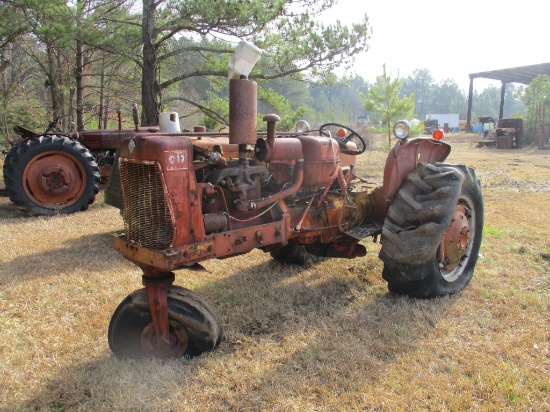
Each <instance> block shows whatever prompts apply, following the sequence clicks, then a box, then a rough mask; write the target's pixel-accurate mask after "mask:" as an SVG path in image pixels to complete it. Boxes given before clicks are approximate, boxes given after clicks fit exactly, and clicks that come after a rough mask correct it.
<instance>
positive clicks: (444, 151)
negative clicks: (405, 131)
mask: <svg viewBox="0 0 550 412" xmlns="http://www.w3.org/2000/svg"><path fill="white" fill-rule="evenodd" d="M450 152H451V146H450V145H448V144H447V143H444V142H441V141H439V140H435V139H432V138H424V137H417V138H413V139H407V140H405V141H399V142H397V143H396V144H395V146H394V147H393V149H392V150H391V151H390V153H389V154H388V157H387V158H386V165H385V167H384V183H383V187H384V199H385V200H386V201H388V202H390V201H391V200H392V199H393V197H394V196H395V194H396V193H397V191H398V190H399V188H400V187H401V185H402V184H403V182H404V181H405V179H406V178H407V175H408V174H409V173H411V172H412V171H414V170H415V169H416V167H417V166H418V163H419V162H421V163H433V162H442V161H444V160H445V159H446V158H447V156H448V155H449V153H450Z"/></svg>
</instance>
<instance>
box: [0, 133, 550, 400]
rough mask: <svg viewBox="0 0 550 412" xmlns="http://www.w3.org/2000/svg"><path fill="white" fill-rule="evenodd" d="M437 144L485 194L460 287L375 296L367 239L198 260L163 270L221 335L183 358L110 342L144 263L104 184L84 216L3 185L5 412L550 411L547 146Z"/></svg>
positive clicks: (373, 251) (0, 378)
mask: <svg viewBox="0 0 550 412" xmlns="http://www.w3.org/2000/svg"><path fill="white" fill-rule="evenodd" d="M450 140H451V141H452V145H453V151H452V153H451V155H450V157H449V161H450V162H455V163H466V164H469V165H472V166H474V167H475V168H476V170H477V173H478V177H479V178H480V179H481V181H482V186H483V191H484V196H485V228H484V238H483V243H482V246H481V252H480V257H479V260H478V265H477V267H476V272H475V274H474V277H473V279H472V281H471V283H470V285H469V286H468V287H467V288H466V289H465V290H463V291H462V292H461V293H458V294H456V295H454V296H450V297H445V298H440V299H433V300H416V299H411V298H407V297H403V296H398V295H393V294H390V293H388V292H387V288H386V283H385V282H384V281H383V279H382V277H381V272H382V263H381V261H380V260H379V259H378V257H377V253H378V250H379V248H380V246H379V244H374V243H371V242H370V241H365V246H366V247H367V249H368V250H369V252H370V253H369V254H368V255H367V256H366V257H364V258H359V259H355V260H326V261H324V262H322V263H320V264H317V265H315V266H311V267H306V268H303V267H295V266H286V265H283V264H280V263H277V262H275V261H273V260H271V259H270V257H269V255H267V254H264V253H262V252H261V251H254V252H252V253H250V254H248V255H245V256H240V257H235V258H231V259H227V260H222V261H208V262H205V263H204V266H205V267H206V268H207V269H208V272H207V273H205V272H183V271H179V272H177V274H176V284H178V285H181V286H184V287H187V288H189V289H192V290H194V291H196V292H198V293H199V294H201V295H202V296H203V297H205V298H206V299H207V300H208V301H209V302H210V303H212V304H213V305H214V307H215V308H216V310H217V312H218V313H219V314H220V316H221V318H222V321H223V323H224V327H225V332H226V339H225V340H224V341H223V342H222V343H221V345H220V346H219V348H217V349H216V350H215V351H213V352H211V353H207V354H205V355H203V356H201V357H199V358H196V359H193V360H173V361H157V360H145V361H130V360H118V359H116V358H114V356H113V355H112V354H111V352H110V351H109V347H108V344H107V336H106V335H107V327H108V324H109V320H110V317H111V314H112V313H113V311H114V310H115V308H116V307H117V305H118V304H119V303H120V301H121V300H122V299H123V298H124V297H125V296H126V295H128V294H129V293H131V292H132V291H133V290H135V289H138V288H140V287H141V278H140V276H141V272H140V270H139V268H137V267H136V266H133V265H132V264H130V263H129V262H127V261H125V260H124V259H123V258H122V257H121V256H120V255H118V254H117V253H116V252H114V251H113V250H112V248H111V244H110V242H111V241H110V237H111V234H112V233H114V232H117V231H120V230H121V229H122V219H121V217H120V215H119V214H118V210H116V209H114V208H112V207H110V206H107V205H105V204H104V203H103V194H102V192H100V195H99V196H98V198H97V200H96V202H95V203H94V204H93V205H92V206H91V208H90V210H88V211H87V212H84V213H78V214H74V215H70V216H56V217H51V218H44V217H25V216H23V215H22V214H21V213H20V212H19V211H18V210H17V209H16V208H15V207H14V206H13V205H12V204H11V203H10V202H9V199H8V198H7V197H0V310H1V312H0V328H1V329H0V372H1V373H0V409H1V410H5V411H15V410H41V411H42V410H54V411H78V410H81V411H127V410H131V411H267V410H269V411H355V410H362V411H364V410H380V411H411V410H413V411H416V410H422V411H425V410H428V411H462V410H479V411H497V410H498V411H499V410H518V411H525V410H530V411H548V410H550V327H549V325H550V237H549V234H550V219H549V217H548V215H549V212H550V152H546V151H539V150H537V149H536V148H531V147H527V148H524V149H521V150H497V149H494V148H477V147H475V145H474V144H473V143H471V142H470V140H469V138H467V137H453V138H451V139H450ZM384 158H385V154H384V153H383V152H382V151H376V150H374V151H368V152H366V153H365V154H363V155H362V156H361V157H360V162H359V163H360V165H359V166H358V170H365V172H364V173H362V174H363V175H364V176H367V177H369V178H370V179H371V180H380V178H381V176H382V169H383V162H384ZM0 162H1V161H0ZM0 185H1V184H0ZM2 187H3V186H2Z"/></svg>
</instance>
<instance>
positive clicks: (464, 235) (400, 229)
mask: <svg viewBox="0 0 550 412" xmlns="http://www.w3.org/2000/svg"><path fill="white" fill-rule="evenodd" d="M482 231H483V196H482V193H481V185H480V182H479V180H478V179H477V178H476V174H475V171H474V170H473V169H471V168H468V167H466V166H464V165H452V164H445V163H436V164H420V165H419V166H418V168H417V169H416V170H415V171H414V172H412V173H411V174H409V176H408V178H407V180H406V181H405V183H403V185H402V186H401V188H400V189H399V191H398V192H397V194H396V196H395V198H394V199H393V201H392V203H391V205H390V208H389V211H388V214H387V216H386V219H385V221H384V226H383V228H382V248H381V250H380V254H379V257H380V259H381V260H382V261H383V262H384V270H383V272H382V277H383V278H384V279H385V280H386V281H387V282H388V289H389V290H390V291H391V292H395V293H400V294H405V295H409V296H413V297H419V298H430V297H436V296H444V295H449V294H453V293H456V292H459V291H460V290H462V289H463V288H464V287H465V286H466V285H467V284H468V283H469V282H470V279H471V278H472V276H473V273H474V267H475V265H476V262H477V258H478V254H479V248H480V245H481V237H482ZM453 242H454V243H453ZM459 246H460V247H459ZM446 254H447V256H452V257H453V259H454V261H453V262H451V261H449V258H448V257H445V255H446Z"/></svg>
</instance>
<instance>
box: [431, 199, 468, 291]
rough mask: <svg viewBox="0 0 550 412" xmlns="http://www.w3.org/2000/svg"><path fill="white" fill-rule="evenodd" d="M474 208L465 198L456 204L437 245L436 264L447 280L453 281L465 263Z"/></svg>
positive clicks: (466, 261) (460, 272)
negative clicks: (448, 223) (449, 221)
mask: <svg viewBox="0 0 550 412" xmlns="http://www.w3.org/2000/svg"><path fill="white" fill-rule="evenodd" d="M474 213H475V211H474V209H473V208H472V207H470V206H469V202H467V201H466V199H461V200H460V201H459V203H458V204H457V206H456V208H455V211H454V213H453V218H452V219H451V224H450V225H449V227H448V228H447V230H446V232H445V234H444V235H443V239H442V240H441V243H440V245H439V253H438V264H439V270H440V272H441V276H443V279H445V280H446V281H447V282H453V281H455V280H456V279H458V277H459V276H460V275H461V274H462V272H463V270H464V267H465V266H466V265H467V263H468V260H469V257H470V250H471V246H472V242H471V240H472V239H473V238H474V236H475V228H474V221H475V218H474Z"/></svg>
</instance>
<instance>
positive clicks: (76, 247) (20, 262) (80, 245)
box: [0, 232, 130, 288]
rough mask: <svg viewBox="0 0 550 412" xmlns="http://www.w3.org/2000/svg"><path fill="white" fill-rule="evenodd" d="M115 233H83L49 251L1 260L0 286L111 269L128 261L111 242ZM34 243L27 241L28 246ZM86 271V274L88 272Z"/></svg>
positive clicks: (30, 247) (91, 273)
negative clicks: (79, 272) (80, 272)
mask: <svg viewBox="0 0 550 412" xmlns="http://www.w3.org/2000/svg"><path fill="white" fill-rule="evenodd" d="M113 233H115V232H109V233H94V234H91V235H87V236H82V237H79V238H76V239H72V240H70V241H65V242H64V243H60V244H59V245H52V246H54V247H52V248H51V249H49V250H44V251H42V252H38V253H34V254H28V255H25V256H20V257H17V258H14V259H13V260H10V261H7V262H0V288H3V287H5V286H6V285H11V286H13V285H15V284H18V283H22V282H26V281H28V280H32V279H36V278H48V277H56V276H59V275H61V274H62V273H63V274H70V273H72V272H74V271H76V270H86V268H90V269H89V270H86V272H87V275H88V276H90V275H93V274H94V273H99V272H105V271H109V270H112V268H113V266H114V265H116V264H122V263H124V262H126V263H127V264H128V265H130V263H128V262H127V261H126V260H125V259H124V258H122V256H121V255H120V254H119V253H117V252H116V251H115V250H114V249H113V247H112V244H111V237H112V235H113ZM32 248H33V245H32V244H29V249H32ZM88 272H89V273H88Z"/></svg>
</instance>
